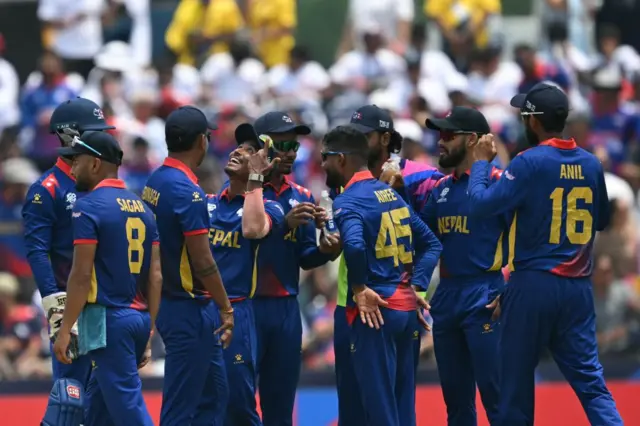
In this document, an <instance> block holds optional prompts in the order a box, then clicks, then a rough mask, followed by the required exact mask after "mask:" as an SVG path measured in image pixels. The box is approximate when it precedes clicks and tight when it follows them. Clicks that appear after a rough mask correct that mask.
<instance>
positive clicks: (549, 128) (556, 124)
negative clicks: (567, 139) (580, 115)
mask: <svg viewBox="0 0 640 426" xmlns="http://www.w3.org/2000/svg"><path fill="white" fill-rule="evenodd" d="M568 117H569V111H567V110H566V109H564V108H559V109H557V110H556V112H555V114H542V115H537V116H536V119H537V120H538V121H539V122H540V124H541V125H542V128H543V129H544V131H545V132H549V133H562V132H563V131H564V127H565V126H566V124H567V118H568Z"/></svg>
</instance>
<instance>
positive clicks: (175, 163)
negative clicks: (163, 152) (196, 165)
mask: <svg viewBox="0 0 640 426" xmlns="http://www.w3.org/2000/svg"><path fill="white" fill-rule="evenodd" d="M162 165H163V166H167V167H171V168H174V169H178V170H180V171H181V172H182V173H184V174H185V175H187V177H188V178H189V180H190V181H191V182H193V183H194V184H195V185H197V184H198V178H197V177H196V175H195V174H194V173H193V171H192V170H191V169H190V168H189V167H188V166H187V165H186V164H184V163H183V162H182V161H180V160H178V159H175V158H171V157H167V158H165V159H164V163H162Z"/></svg>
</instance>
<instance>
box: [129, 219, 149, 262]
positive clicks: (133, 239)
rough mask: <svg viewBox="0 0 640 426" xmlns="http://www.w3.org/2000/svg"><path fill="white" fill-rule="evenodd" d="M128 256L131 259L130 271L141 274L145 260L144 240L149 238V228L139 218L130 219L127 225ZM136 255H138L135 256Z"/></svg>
mask: <svg viewBox="0 0 640 426" xmlns="http://www.w3.org/2000/svg"><path fill="white" fill-rule="evenodd" d="M125 226H126V229H127V241H128V242H129V246H128V248H127V255H128V258H129V270H130V271H131V273H132V274H139V273H140V271H141V270H142V261H143V259H144V240H145V239H146V238H147V227H146V226H145V224H144V222H143V221H142V219H140V218H139V217H130V218H128V219H127V223H126V225H125ZM134 253H136V255H135V256H134Z"/></svg>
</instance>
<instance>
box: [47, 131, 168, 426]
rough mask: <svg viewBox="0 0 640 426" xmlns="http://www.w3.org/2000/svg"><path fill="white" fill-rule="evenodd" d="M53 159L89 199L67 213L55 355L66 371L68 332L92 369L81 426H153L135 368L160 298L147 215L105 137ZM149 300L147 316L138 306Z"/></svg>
mask: <svg viewBox="0 0 640 426" xmlns="http://www.w3.org/2000/svg"><path fill="white" fill-rule="evenodd" d="M59 151H60V155H61V156H63V157H65V158H70V157H71V158H73V165H72V169H71V173H72V174H73V176H75V178H76V188H77V190H78V191H80V192H88V193H87V194H86V195H85V196H84V197H83V198H82V199H80V200H78V202H77V203H76V205H75V206H74V208H73V213H72V222H73V244H74V250H73V266H72V268H71V273H70V274H69V281H68V283H67V301H66V304H65V309H64V313H63V317H62V325H61V327H60V330H59V331H58V334H57V337H56V340H55V343H54V353H55V356H56V358H57V359H58V361H60V362H62V363H63V364H70V363H71V362H72V359H71V358H70V356H69V352H68V351H69V345H70V343H71V329H72V327H74V326H75V324H76V321H77V322H78V328H79V330H80V333H79V345H80V353H85V352H87V353H88V354H89V357H90V358H91V361H92V363H93V364H94V368H93V373H92V380H95V381H96V383H97V387H98V388H99V391H97V392H94V393H89V392H88V399H89V401H88V402H87V405H86V412H85V424H87V425H98V424H105V425H109V424H113V425H125V424H131V425H145V426H147V425H148V426H153V422H152V421H151V416H150V415H149V412H148V411H147V407H146V405H145V402H144V399H143V397H142V382H141V381H140V376H139V375H138V364H139V361H140V360H141V359H142V357H143V354H144V352H145V349H146V347H147V344H148V342H149V338H150V335H151V327H152V325H151V324H152V320H155V315H156V314H157V312H158V306H159V302H160V291H161V280H162V278H161V276H160V253H159V250H158V247H157V244H158V233H157V229H156V224H155V220H154V219H153V214H152V213H151V211H150V210H149V208H148V207H146V206H145V204H144V203H143V202H142V200H141V199H140V198H139V197H138V196H137V195H135V194H134V193H132V192H130V191H128V190H127V189H126V187H125V184H124V182H123V181H122V180H120V179H118V166H119V165H120V164H121V162H122V150H121V149H120V146H119V145H118V142H117V141H116V140H115V139H114V138H113V136H111V135H110V134H108V133H105V132H96V131H94V132H92V131H89V132H85V133H83V134H82V136H81V139H79V138H77V137H76V138H75V139H74V140H73V141H72V143H71V146H67V147H63V148H60V150H59ZM147 298H148V300H149V312H151V315H150V314H149V312H147V311H146V306H142V309H141V305H140V303H139V301H138V300H137V299H142V300H147Z"/></svg>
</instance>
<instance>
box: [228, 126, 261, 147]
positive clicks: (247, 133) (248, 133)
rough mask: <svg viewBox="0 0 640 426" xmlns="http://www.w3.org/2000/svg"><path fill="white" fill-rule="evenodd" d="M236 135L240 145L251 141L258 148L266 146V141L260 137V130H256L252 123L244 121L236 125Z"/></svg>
mask: <svg viewBox="0 0 640 426" xmlns="http://www.w3.org/2000/svg"><path fill="white" fill-rule="evenodd" d="M234 136H235V139H236V143H237V144H238V145H240V144H243V143H246V142H249V143H251V144H253V145H254V146H255V147H256V148H257V149H261V148H262V147H263V146H264V142H263V141H262V140H261V139H260V137H259V136H258V132H256V129H255V127H253V125H251V123H242V124H240V125H239V126H238V127H236V131H235V133H234Z"/></svg>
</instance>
